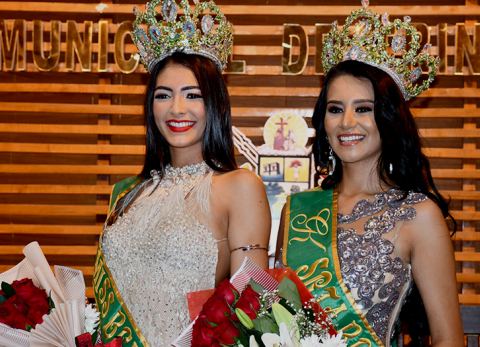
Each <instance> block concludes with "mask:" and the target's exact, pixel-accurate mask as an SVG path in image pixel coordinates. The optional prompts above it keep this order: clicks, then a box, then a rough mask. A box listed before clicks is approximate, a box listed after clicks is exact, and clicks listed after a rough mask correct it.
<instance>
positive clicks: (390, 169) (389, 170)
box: [388, 163, 393, 175]
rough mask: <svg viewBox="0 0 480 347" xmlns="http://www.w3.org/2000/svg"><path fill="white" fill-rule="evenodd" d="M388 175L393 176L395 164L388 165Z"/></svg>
mask: <svg viewBox="0 0 480 347" xmlns="http://www.w3.org/2000/svg"><path fill="white" fill-rule="evenodd" d="M388 173H389V174H390V175H391V174H392V173H393V164H392V163H390V164H388Z"/></svg>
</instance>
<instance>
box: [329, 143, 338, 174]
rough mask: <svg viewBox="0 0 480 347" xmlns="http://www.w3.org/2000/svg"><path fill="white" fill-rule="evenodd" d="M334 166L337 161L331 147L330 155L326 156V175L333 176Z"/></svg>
mask: <svg viewBox="0 0 480 347" xmlns="http://www.w3.org/2000/svg"><path fill="white" fill-rule="evenodd" d="M336 165H337V159H335V156H334V155H333V150H332V147H330V153H329V154H328V175H329V176H331V175H333V172H334V171H335V166H336Z"/></svg>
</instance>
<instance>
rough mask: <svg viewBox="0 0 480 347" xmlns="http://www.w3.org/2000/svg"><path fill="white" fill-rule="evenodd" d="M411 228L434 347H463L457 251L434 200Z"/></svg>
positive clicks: (420, 209)
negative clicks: (456, 275)
mask: <svg viewBox="0 0 480 347" xmlns="http://www.w3.org/2000/svg"><path fill="white" fill-rule="evenodd" d="M416 208H417V217H416V218H415V219H414V220H413V221H412V223H411V226H410V230H409V231H410V232H411V233H409V234H410V240H411V242H410V249H411V264H412V272H413V277H414V280H415V283H416V284H417V286H418V289H419V291H420V295H421V296H422V299H423V302H424V304H425V309H426V312H427V316H428V322H429V325H430V333H431V335H432V346H434V347H441V346H442V347H456V346H458V347H461V346H463V345H464V344H463V330H462V323H461V319H460V310H459V305H458V294H457V286H456V284H457V282H456V278H455V260H454V256H453V247H452V242H451V239H450V235H449V232H448V228H447V226H446V224H445V220H444V218H443V215H442V213H441V212H440V209H439V208H438V207H437V205H435V203H434V202H432V201H431V200H428V201H425V202H423V203H421V204H418V205H417V206H416Z"/></svg>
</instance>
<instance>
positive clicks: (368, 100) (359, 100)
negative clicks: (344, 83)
mask: <svg viewBox="0 0 480 347" xmlns="http://www.w3.org/2000/svg"><path fill="white" fill-rule="evenodd" d="M363 102H368V103H371V104H373V100H370V99H358V100H355V101H354V103H355V104H361V103H363Z"/></svg>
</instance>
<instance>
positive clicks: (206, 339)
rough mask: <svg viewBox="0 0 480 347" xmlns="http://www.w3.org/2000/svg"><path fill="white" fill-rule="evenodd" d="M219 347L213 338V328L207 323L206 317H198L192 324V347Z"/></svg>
mask: <svg viewBox="0 0 480 347" xmlns="http://www.w3.org/2000/svg"><path fill="white" fill-rule="evenodd" d="M210 346H215V347H219V346H220V344H219V343H218V341H217V339H216V338H215V336H214V330H213V327H212V326H211V325H210V323H208V320H207V317H205V316H203V315H202V316H199V317H198V318H197V320H196V321H195V324H193V331H192V347H210Z"/></svg>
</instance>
